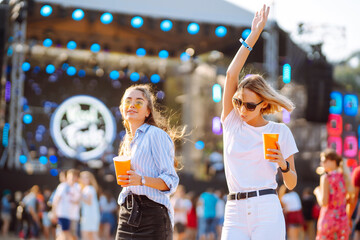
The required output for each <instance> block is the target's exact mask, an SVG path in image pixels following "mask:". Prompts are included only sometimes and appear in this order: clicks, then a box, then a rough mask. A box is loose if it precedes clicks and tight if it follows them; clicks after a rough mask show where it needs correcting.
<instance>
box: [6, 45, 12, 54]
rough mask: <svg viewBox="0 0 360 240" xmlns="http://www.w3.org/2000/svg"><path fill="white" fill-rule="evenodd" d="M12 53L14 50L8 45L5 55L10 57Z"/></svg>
mask: <svg viewBox="0 0 360 240" xmlns="http://www.w3.org/2000/svg"><path fill="white" fill-rule="evenodd" d="M13 53H14V50H13V48H12V47H11V46H10V47H9V48H8V50H7V52H6V55H7V56H8V57H11V56H12V55H13Z"/></svg>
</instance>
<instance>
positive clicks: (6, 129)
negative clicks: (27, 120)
mask: <svg viewBox="0 0 360 240" xmlns="http://www.w3.org/2000/svg"><path fill="white" fill-rule="evenodd" d="M9 130H10V124H9V123H5V124H4V128H3V136H2V145H3V146H4V147H7V146H8V144H9Z"/></svg>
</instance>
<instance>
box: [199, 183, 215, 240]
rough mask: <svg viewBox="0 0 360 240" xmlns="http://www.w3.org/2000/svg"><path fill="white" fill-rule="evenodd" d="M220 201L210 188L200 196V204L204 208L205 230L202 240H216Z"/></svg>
mask: <svg viewBox="0 0 360 240" xmlns="http://www.w3.org/2000/svg"><path fill="white" fill-rule="evenodd" d="M217 201H218V199H217V197H216V196H215V194H214V191H213V189H211V188H209V189H207V190H206V191H205V192H203V193H202V194H201V195H200V198H199V204H200V205H203V207H204V215H203V220H204V225H205V226H204V230H205V232H202V234H201V235H200V240H214V239H215V238H216V225H217V222H216V203H217Z"/></svg>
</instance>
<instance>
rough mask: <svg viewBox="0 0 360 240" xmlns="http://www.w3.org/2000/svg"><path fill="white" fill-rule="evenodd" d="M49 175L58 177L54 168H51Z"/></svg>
mask: <svg viewBox="0 0 360 240" xmlns="http://www.w3.org/2000/svg"><path fill="white" fill-rule="evenodd" d="M50 174H51V176H54V177H57V176H58V175H59V170H57V169H56V168H52V169H50Z"/></svg>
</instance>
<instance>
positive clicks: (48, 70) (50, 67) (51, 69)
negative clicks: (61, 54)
mask: <svg viewBox="0 0 360 240" xmlns="http://www.w3.org/2000/svg"><path fill="white" fill-rule="evenodd" d="M54 72H55V66H54V65H52V64H49V65H47V66H46V73H48V74H53V73H54Z"/></svg>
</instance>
